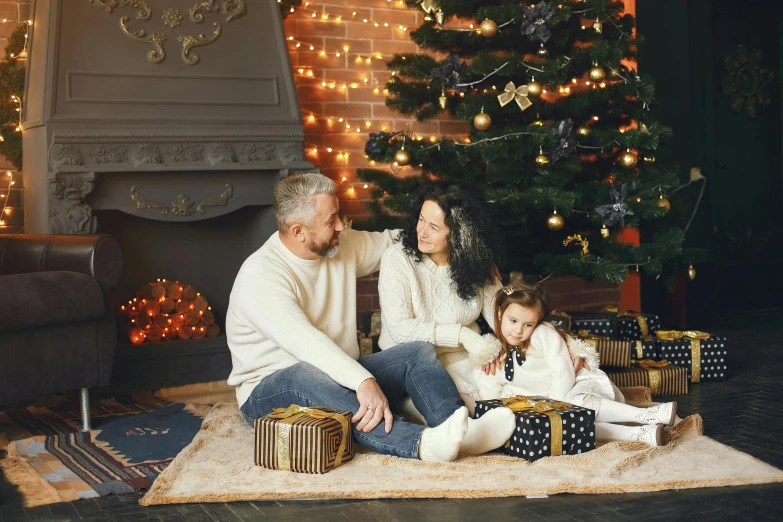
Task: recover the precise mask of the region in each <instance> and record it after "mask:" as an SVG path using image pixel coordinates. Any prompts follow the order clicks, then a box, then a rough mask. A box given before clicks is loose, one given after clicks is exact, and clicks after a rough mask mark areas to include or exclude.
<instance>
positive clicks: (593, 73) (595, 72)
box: [590, 65, 606, 82]
mask: <svg viewBox="0 0 783 522" xmlns="http://www.w3.org/2000/svg"><path fill="white" fill-rule="evenodd" d="M604 78H606V71H604V68H603V67H599V66H598V65H596V66H594V67H593V68H591V69H590V79H591V80H593V81H594V82H600V81H601V80H603V79H604Z"/></svg>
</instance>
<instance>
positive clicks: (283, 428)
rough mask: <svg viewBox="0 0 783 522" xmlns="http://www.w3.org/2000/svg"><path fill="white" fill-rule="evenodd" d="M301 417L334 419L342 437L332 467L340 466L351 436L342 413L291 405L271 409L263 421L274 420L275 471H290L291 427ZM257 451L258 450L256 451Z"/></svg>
mask: <svg viewBox="0 0 783 522" xmlns="http://www.w3.org/2000/svg"><path fill="white" fill-rule="evenodd" d="M302 417H309V418H312V419H334V420H336V421H337V422H339V423H340V427H341V428H342V435H341V437H340V445H339V447H338V448H337V456H336V457H335V459H334V467H335V468H336V467H337V466H339V465H340V464H342V460H343V452H344V451H345V446H346V444H347V440H348V438H349V437H350V436H351V428H350V424H349V422H350V421H349V419H348V418H346V416H345V415H344V413H343V412H338V411H336V410H332V409H329V408H319V407H306V406H298V405H296V404H291V405H290V406H289V407H287V408H273V409H272V413H270V414H268V415H267V416H265V417H264V418H265V419H274V420H277V421H278V422H277V423H276V428H277V430H276V440H277V469H279V470H281V471H291V464H292V462H291V425H292V424H293V423H294V422H296V421H297V420H298V419H300V418H302ZM256 451H258V448H257V449H256Z"/></svg>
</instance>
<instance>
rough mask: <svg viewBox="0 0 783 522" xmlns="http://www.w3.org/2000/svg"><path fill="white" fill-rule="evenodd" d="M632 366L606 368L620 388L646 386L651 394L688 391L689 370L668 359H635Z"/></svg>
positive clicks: (672, 393) (610, 377) (678, 393)
mask: <svg viewBox="0 0 783 522" xmlns="http://www.w3.org/2000/svg"><path fill="white" fill-rule="evenodd" d="M632 364H633V366H632V367H631V368H616V369H615V368H612V369H606V370H604V372H606V375H608V376H609V380H611V381H612V382H613V383H614V384H615V385H616V386H617V387H619V388H628V387H631V386H646V387H647V388H650V394H651V395H681V394H684V393H688V372H686V371H685V368H683V367H681V366H675V365H673V364H669V363H668V362H667V361H665V360H663V361H653V360H651V359H643V360H640V361H633V363H632Z"/></svg>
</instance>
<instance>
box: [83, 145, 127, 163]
mask: <svg viewBox="0 0 783 522" xmlns="http://www.w3.org/2000/svg"><path fill="white" fill-rule="evenodd" d="M87 161H88V163H98V164H101V163H125V162H126V161H128V148H127V147H123V146H119V147H112V146H106V145H94V146H92V147H90V152H88V153H87Z"/></svg>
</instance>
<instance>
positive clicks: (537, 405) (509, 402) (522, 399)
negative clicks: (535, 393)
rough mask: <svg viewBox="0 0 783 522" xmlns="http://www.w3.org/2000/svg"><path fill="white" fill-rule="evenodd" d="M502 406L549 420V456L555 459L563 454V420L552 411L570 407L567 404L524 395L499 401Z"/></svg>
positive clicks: (515, 411)
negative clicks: (550, 437)
mask: <svg viewBox="0 0 783 522" xmlns="http://www.w3.org/2000/svg"><path fill="white" fill-rule="evenodd" d="M501 402H502V403H503V406H505V407H506V408H509V409H510V410H511V411H513V412H514V413H517V412H520V411H533V412H535V413H543V414H544V415H546V416H547V417H548V418H549V433H550V434H551V435H552V444H551V447H550V448H551V451H550V455H552V456H553V457H557V456H558V455H562V454H563V419H562V418H561V417H560V415H558V414H557V413H555V412H554V411H553V410H561V409H563V408H568V407H569V406H571V405H570V404H569V403H567V402H560V401H551V400H536V399H533V398H531V397H526V396H524V395H516V396H514V397H508V398H506V399H501Z"/></svg>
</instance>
